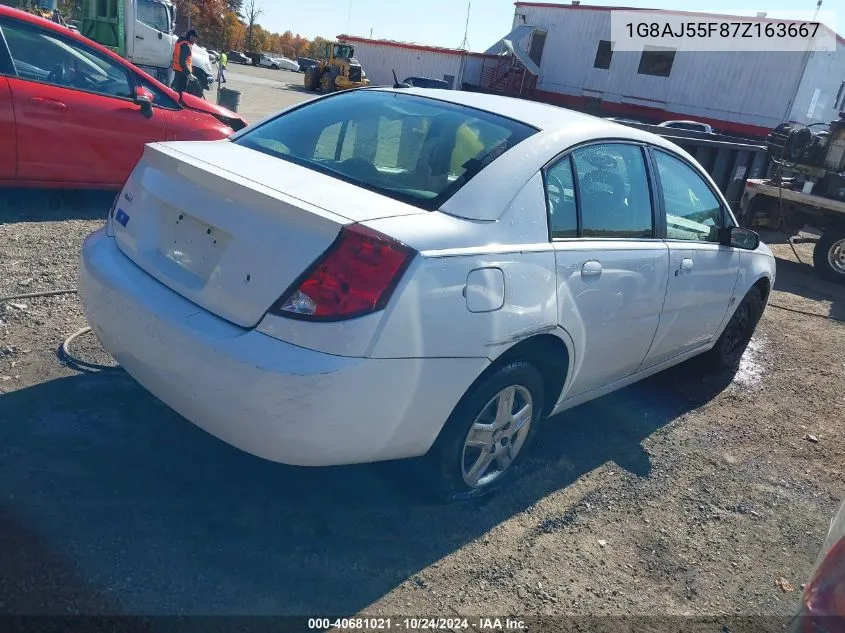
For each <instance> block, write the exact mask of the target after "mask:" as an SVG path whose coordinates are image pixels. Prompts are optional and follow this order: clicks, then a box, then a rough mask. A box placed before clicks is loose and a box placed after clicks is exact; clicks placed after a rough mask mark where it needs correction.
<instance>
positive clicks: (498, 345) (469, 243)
mask: <svg viewBox="0 0 845 633" xmlns="http://www.w3.org/2000/svg"><path fill="white" fill-rule="evenodd" d="M367 224H368V225H369V226H371V227H372V228H374V229H376V230H379V231H382V232H384V233H387V234H389V235H391V236H393V237H395V238H396V239H399V240H400V241H402V242H404V243H406V244H409V245H410V246H413V247H414V248H416V249H417V250H418V251H420V256H419V258H418V261H417V262H416V263H415V266H414V267H413V269H411V270H409V275H408V276H407V278H406V280H405V283H403V284H402V285H401V286H400V287H399V288H398V289H397V293H396V295H395V296H394V297H393V300H392V301H391V303H390V305H389V307H388V309H387V311H386V314H385V317H384V319H383V320H382V322H381V323H380V325H379V327H378V330H377V332H376V333H375V336H374V341H373V345H372V347H371V349H370V351H369V355H370V356H372V357H376V358H401V357H476V358H478V357H486V358H491V359H493V358H495V357H497V356H498V355H499V354H501V353H502V352H503V351H504V350H506V349H507V348H508V347H509V346H510V345H512V344H513V343H514V342H515V340H518V339H519V338H520V337H523V336H526V335H529V334H530V333H532V332H538V331H541V330H544V329H546V330H548V329H554V328H556V327H557V283H556V279H555V256H554V251H553V249H552V247H551V244H550V243H549V238H548V227H547V222H546V203H545V194H544V188H543V181H542V177H541V176H540V174H537V175H536V176H535V177H534V178H532V179H531V180H530V181H529V183H528V184H527V185H526V186H525V187H524V188H523V189H522V191H520V193H519V194H518V195H517V196H516V198H515V199H514V200H513V201H511V202H510V204H507V203H506V210H505V212H504V213H502V214H501V215H500V217H499V219H498V220H497V221H493V222H481V221H477V220H466V219H460V218H455V217H450V216H448V215H445V214H442V213H439V212H432V213H430V214H424V215H421V216H412V217H408V218H386V219H382V220H374V221H372V222H369V223H367ZM479 269H498V270H500V271H501V277H500V278H503V280H504V298H503V301H502V306H501V308H499V309H496V310H492V311H489V312H470V310H469V308H468V305H467V297H466V296H465V293H466V289H467V277H468V275H469V274H470V273H471V272H472V271H475V270H479ZM495 274H496V276H498V275H499V273H498V272H497V273H495Z"/></svg>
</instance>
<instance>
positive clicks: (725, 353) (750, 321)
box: [703, 286, 763, 371]
mask: <svg viewBox="0 0 845 633" xmlns="http://www.w3.org/2000/svg"><path fill="white" fill-rule="evenodd" d="M761 316H763V296H762V295H761V294H760V289H759V288H757V287H756V286H755V287H753V288H751V290H749V291H748V294H746V295H745V296H744V297H743V298H742V301H740V302H739V305H738V306H737V307H736V310H734V313H733V314H732V315H731V319H730V321H728V324H727V325H726V326H725V329H724V330H723V331H722V334H721V335H720V336H719V338H718V339H717V341H716V344H715V345H714V346H713V348H712V349H711V350H710V351H708V352H707V353H706V354H705V355H704V358H703V360H704V361H705V364H706V365H707V368H708V369H711V370H714V371H725V370H731V369H734V368H736V367H737V366H738V365H739V361H740V359H742V355H743V354H744V353H745V348H747V347H748V343H749V342H750V341H751V337H752V336H753V335H754V330H756V329H757V323H758V322H759V321H760V317H761Z"/></svg>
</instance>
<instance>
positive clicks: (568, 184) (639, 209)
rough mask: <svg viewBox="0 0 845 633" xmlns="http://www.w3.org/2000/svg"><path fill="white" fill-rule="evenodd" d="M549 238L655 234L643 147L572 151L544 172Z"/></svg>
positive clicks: (621, 145)
mask: <svg viewBox="0 0 845 633" xmlns="http://www.w3.org/2000/svg"><path fill="white" fill-rule="evenodd" d="M545 181H546V204H547V207H548V211H549V230H550V233H551V237H552V239H562V238H571V237H587V238H590V237H592V238H617V239H624V238H628V239H636V238H651V237H653V235H654V214H653V206H652V196H651V187H650V186H649V180H648V172H647V171H646V165H645V156H644V154H643V149H642V148H641V147H640V146H638V145H628V144H626V143H616V142H613V143H600V144H596V145H589V146H587V147H582V148H579V149H576V150H574V151H573V152H572V153H571V154H570V155H568V156H565V157H564V158H562V159H561V160H560V161H558V162H557V163H555V164H554V165H552V166H551V167H549V168H548V169H547V170H546V172H545Z"/></svg>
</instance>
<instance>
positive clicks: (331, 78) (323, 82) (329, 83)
mask: <svg viewBox="0 0 845 633" xmlns="http://www.w3.org/2000/svg"><path fill="white" fill-rule="evenodd" d="M337 75H338V73H337V69H336V68H332V69H329V70H327V71H326V72H324V73H323V75H322V77H320V91H321V92H323V94H329V93H332V92H335V91H336V90H337V84H336V83H335V80H336V79H337Z"/></svg>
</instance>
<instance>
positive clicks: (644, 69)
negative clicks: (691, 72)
mask: <svg viewBox="0 0 845 633" xmlns="http://www.w3.org/2000/svg"><path fill="white" fill-rule="evenodd" d="M674 63H675V49H674V48H661V47H659V46H646V47H645V49H643V54H642V57H640V67H639V69H638V70H637V72H638V73H639V74H640V75H654V76H655V77H668V76H669V75H670V73H671V72H672V64H674Z"/></svg>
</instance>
